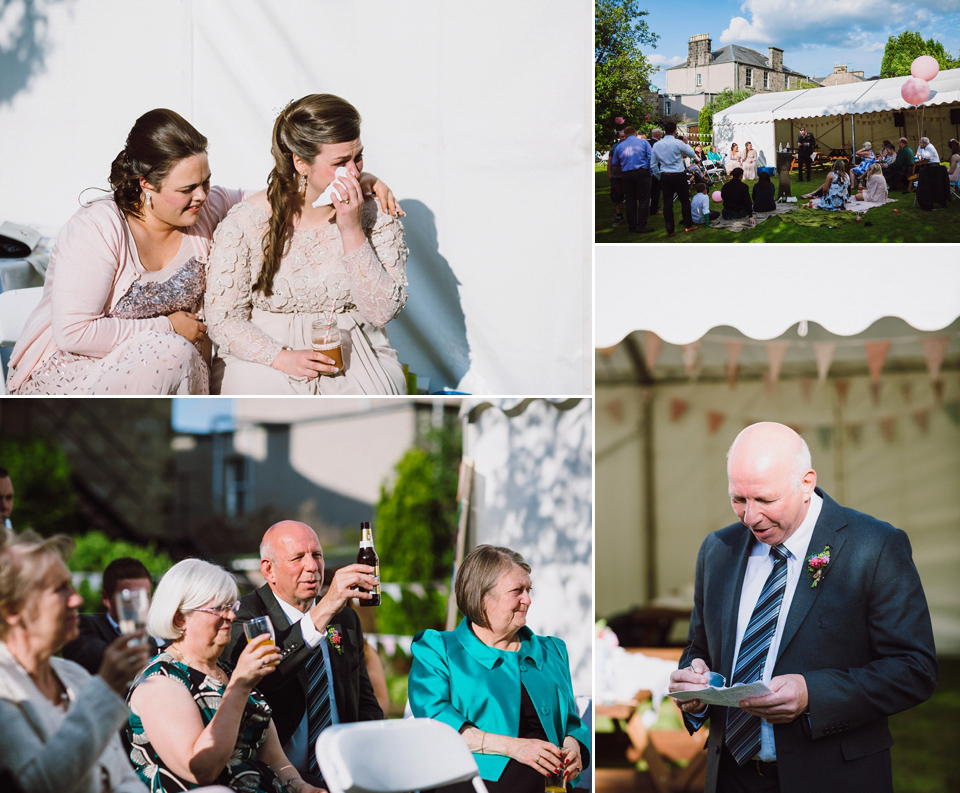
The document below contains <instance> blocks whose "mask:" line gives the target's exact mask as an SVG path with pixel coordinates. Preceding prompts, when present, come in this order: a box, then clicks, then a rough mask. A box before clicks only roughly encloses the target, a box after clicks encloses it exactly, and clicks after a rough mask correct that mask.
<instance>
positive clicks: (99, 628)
mask: <svg viewBox="0 0 960 793" xmlns="http://www.w3.org/2000/svg"><path fill="white" fill-rule="evenodd" d="M122 589H146V590H147V593H148V594H149V593H150V592H152V591H153V582H152V581H151V580H150V573H149V572H148V571H147V568H146V567H144V566H143V562H141V561H139V560H137V559H133V558H131V557H129V556H121V557H120V558H119V559H114V560H113V561H112V562H110V564H108V565H107V569H106V570H104V571H103V585H102V587H101V589H100V600H101V602H102V603H103V606H104V608H105V609H106V613H105V614H81V615H80V626H79V627H80V635H79V636H78V637H77V638H76V639H74V640H73V641H70V642H67V643H66V644H65V645H64V646H63V657H64V658H66V659H67V660H69V661H75V662H76V663H78V664H80V666H82V667H83V668H84V669H86V670H87V671H88V672H89V673H90V674H91V675H95V674H96V673H97V671H98V670H99V669H100V664H101V663H102V662H103V651H104V649H106V646H107V645H108V644H110V643H111V642H112V641H113V640H114V639H116V638H117V637H118V636H119V635H120V625H119V624H118V623H117V604H116V601H115V599H114V596H115V595H116V593H117V592H119V591H120V590H122ZM147 641H148V642H149V644H150V656H151V657H152V656H154V655H156V654H157V643H156V641H155V640H154V639H153V638H151V637H148V638H147Z"/></svg>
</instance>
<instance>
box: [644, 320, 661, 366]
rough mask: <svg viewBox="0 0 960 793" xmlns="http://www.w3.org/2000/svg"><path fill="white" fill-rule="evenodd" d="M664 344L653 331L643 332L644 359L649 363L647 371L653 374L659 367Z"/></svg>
mask: <svg viewBox="0 0 960 793" xmlns="http://www.w3.org/2000/svg"><path fill="white" fill-rule="evenodd" d="M662 346H663V342H662V341H661V340H660V337H659V336H658V335H657V334H656V333H654V332H653V331H652V330H646V331H644V332H643V357H644V359H645V360H646V362H647V369H649V370H650V371H651V372H652V371H653V368H654V367H655V366H656V365H657V359H658V358H659V357H660V348H661V347H662Z"/></svg>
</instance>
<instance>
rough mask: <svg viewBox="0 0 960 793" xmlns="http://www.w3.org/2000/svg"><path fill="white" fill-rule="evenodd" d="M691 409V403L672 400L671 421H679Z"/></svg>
mask: <svg viewBox="0 0 960 793" xmlns="http://www.w3.org/2000/svg"><path fill="white" fill-rule="evenodd" d="M689 409H690V403H689V402H687V401H686V400H683V399H671V400H670V421H674V422H676V421H679V420H680V419H681V418H683V414H684V413H686V412H687V411H688V410H689Z"/></svg>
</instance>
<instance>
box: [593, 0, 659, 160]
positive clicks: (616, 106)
mask: <svg viewBox="0 0 960 793" xmlns="http://www.w3.org/2000/svg"><path fill="white" fill-rule="evenodd" d="M647 13H648V12H647V11H640V10H638V9H637V0H597V3H596V18H595V28H594V60H595V72H594V76H595V81H596V84H595V107H594V136H595V138H596V141H595V143H596V147H597V149H598V150H599V149H604V148H606V147H608V146H609V145H610V143H611V141H614V140H616V132H617V125H616V124H615V123H614V119H615V118H616V117H618V116H621V117H622V118H623V119H624V123H625V124H627V125H631V126H634V127H636V128H637V129H638V130H640V131H643V130H645V129H648V128H649V127H650V126H651V122H650V119H648V118H647V116H653V115H654V114H655V113H656V110H655V109H654V108H652V107H651V106H650V105H648V104H647V103H646V102H644V100H643V93H644V92H647V91H649V87H650V76H651V75H652V74H653V73H654V72H655V71H656V69H655V68H654V67H653V66H651V64H650V62H649V61H648V60H647V59H646V57H644V55H643V53H642V52H640V49H639V47H640V45H644V44H645V45H649V46H651V47H656V42H657V39H658V38H659V36H658V35H657V34H656V33H652V32H651V31H650V29H649V28H648V27H647V23H646V22H645V21H644V20H643V19H642V17H644V16H646V15H647Z"/></svg>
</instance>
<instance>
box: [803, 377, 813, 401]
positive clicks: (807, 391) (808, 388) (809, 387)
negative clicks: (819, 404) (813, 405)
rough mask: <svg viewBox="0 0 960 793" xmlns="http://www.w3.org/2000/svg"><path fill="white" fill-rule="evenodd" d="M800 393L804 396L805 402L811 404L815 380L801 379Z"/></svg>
mask: <svg viewBox="0 0 960 793" xmlns="http://www.w3.org/2000/svg"><path fill="white" fill-rule="evenodd" d="M800 393H801V394H802V395H803V401H804V402H809V401H810V395H811V394H812V393H813V380H811V379H810V378H809V377H801V378H800Z"/></svg>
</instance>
